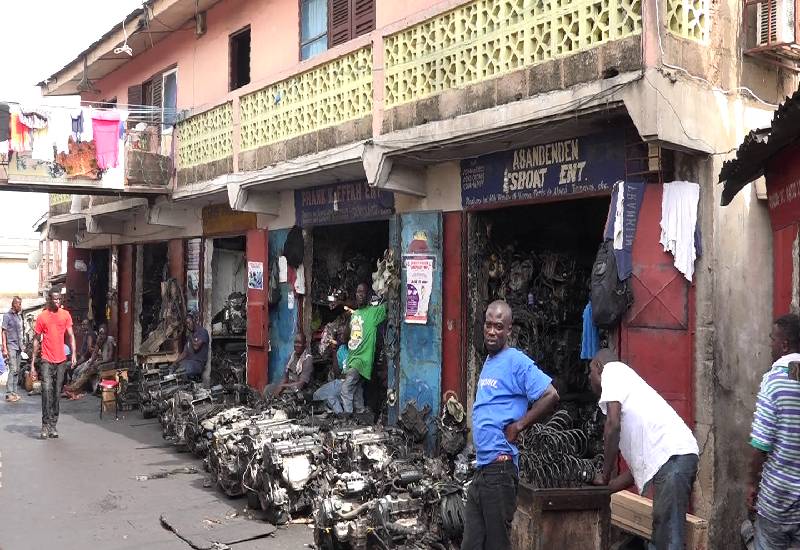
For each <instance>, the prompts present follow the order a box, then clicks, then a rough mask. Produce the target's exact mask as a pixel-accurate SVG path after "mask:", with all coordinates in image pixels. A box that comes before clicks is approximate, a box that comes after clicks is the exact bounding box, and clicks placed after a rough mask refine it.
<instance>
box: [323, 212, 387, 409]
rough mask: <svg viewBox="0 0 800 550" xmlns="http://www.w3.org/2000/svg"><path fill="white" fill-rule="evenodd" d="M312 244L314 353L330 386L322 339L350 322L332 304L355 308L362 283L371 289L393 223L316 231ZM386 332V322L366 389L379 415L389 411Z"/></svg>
mask: <svg viewBox="0 0 800 550" xmlns="http://www.w3.org/2000/svg"><path fill="white" fill-rule="evenodd" d="M312 243H313V244H312V248H313V256H312V267H311V269H312V274H313V277H312V281H311V289H310V296H311V307H312V311H311V331H312V346H311V349H312V350H313V352H314V355H315V362H316V364H317V365H318V368H315V373H316V374H317V375H318V376H319V377H320V381H326V380H327V376H328V373H329V372H330V368H329V367H330V360H329V355H328V354H327V353H326V352H325V348H326V347H327V344H328V343H329V342H330V340H327V342H326V341H323V338H325V339H329V338H335V336H336V333H337V329H338V328H339V327H342V326H345V325H347V322H348V318H349V317H348V314H347V312H346V311H345V309H344V308H343V307H341V306H340V307H335V308H333V309H331V304H332V303H334V302H335V301H337V300H339V301H342V302H345V303H348V304H352V303H353V302H354V300H355V292H356V288H357V287H358V285H359V284H360V283H367V284H369V285H370V288H372V273H374V272H375V271H376V264H377V262H378V260H379V259H380V258H382V257H383V254H384V252H385V251H386V250H387V249H388V248H389V221H388V220H381V221H371V222H361V223H353V224H343V225H332V226H320V227H315V228H313V230H312ZM385 333H386V323H385V322H384V323H383V324H382V325H381V326H380V327H379V329H378V338H377V342H376V349H375V364H374V367H373V372H372V379H371V380H370V381H369V383H367V385H366V386H365V390H364V401H365V405H366V406H367V407H368V408H370V409H371V410H372V411H373V412H374V413H375V414H376V415H379V416H380V415H382V414H383V413H385V412H386V386H387V364H386V357H385V353H384V340H385ZM321 348H323V349H321Z"/></svg>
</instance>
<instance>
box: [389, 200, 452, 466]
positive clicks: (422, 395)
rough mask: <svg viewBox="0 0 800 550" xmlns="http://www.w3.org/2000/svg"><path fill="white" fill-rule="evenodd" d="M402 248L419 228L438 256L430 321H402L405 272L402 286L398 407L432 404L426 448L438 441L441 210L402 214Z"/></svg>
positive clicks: (440, 358) (432, 252)
mask: <svg viewBox="0 0 800 550" xmlns="http://www.w3.org/2000/svg"><path fill="white" fill-rule="evenodd" d="M400 226H401V231H400V237H401V252H405V251H406V250H408V246H409V244H410V243H411V241H412V240H414V234H415V233H416V232H417V231H424V232H425V233H426V234H427V237H428V247H429V249H430V254H431V255H432V256H434V257H435V258H436V263H435V267H434V272H433V291H432V294H431V301H430V305H429V306H428V323H427V324H425V325H411V324H407V323H405V322H403V321H402V318H403V317H402V316H403V314H404V313H405V306H406V293H405V288H406V272H405V270H403V283H402V286H401V310H400V311H401V321H400V323H401V324H400V370H399V373H397V375H398V379H399V380H398V381H399V390H400V391H399V403H398V405H399V410H400V412H401V413H402V411H403V409H405V407H406V405H407V404H408V403H409V402H414V403H415V404H416V406H417V407H418V408H419V409H420V410H421V409H422V408H423V407H424V406H425V405H430V407H431V414H430V416H429V417H428V439H427V441H426V448H427V450H428V451H429V452H432V451H433V450H434V447H435V444H436V421H435V419H436V417H437V416H438V415H439V408H440V401H441V393H442V389H441V387H442V215H441V212H416V213H412V214H403V215H401V216H400Z"/></svg>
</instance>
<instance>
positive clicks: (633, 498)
mask: <svg viewBox="0 0 800 550" xmlns="http://www.w3.org/2000/svg"><path fill="white" fill-rule="evenodd" d="M611 525H613V526H614V527H617V528H618V529H621V530H623V531H625V532H626V533H631V534H634V535H637V536H640V537H642V538H645V539H647V540H650V539H651V538H652V536H653V501H652V500H650V499H649V498H645V497H641V496H639V495H636V494H633V493H631V492H630V491H621V492H619V493H615V494H613V495H611ZM686 549H687V550H708V522H707V521H706V520H704V519H703V518H699V517H697V516H693V515H692V514H686Z"/></svg>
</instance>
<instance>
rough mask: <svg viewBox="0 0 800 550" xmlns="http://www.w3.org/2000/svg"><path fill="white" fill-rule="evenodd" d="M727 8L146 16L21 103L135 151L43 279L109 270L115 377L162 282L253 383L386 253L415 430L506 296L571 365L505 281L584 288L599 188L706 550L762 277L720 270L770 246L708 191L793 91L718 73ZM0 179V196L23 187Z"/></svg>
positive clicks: (729, 487) (467, 361) (400, 392)
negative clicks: (617, 222) (687, 239)
mask: <svg viewBox="0 0 800 550" xmlns="http://www.w3.org/2000/svg"><path fill="white" fill-rule="evenodd" d="M754 11H755V10H754V9H752V7H751V6H749V5H748V6H743V5H742V4H741V3H740V2H735V1H726V2H718V3H713V2H710V1H708V0H663V1H662V0H657V1H648V2H639V1H637V0H602V1H599V0H598V1H595V0H564V1H562V0H553V1H539V0H466V1H465V0H441V1H439V2H431V1H422V0H409V1H406V2H389V1H383V0H382V1H376V0H261V1H258V0H223V1H214V0H199V1H190V0H151V1H150V2H147V3H145V5H144V6H143V8H142V9H139V10H136V11H135V12H133V13H131V14H130V15H128V16H127V17H126V18H125V20H124V21H123V22H122V23H121V24H120V25H117V26H116V27H115V28H113V29H110V30H109V31H108V32H107V33H106V34H105V35H103V36H102V37H99V38H97V39H96V40H95V37H87V43H89V42H92V41H93V40H94V42H93V43H92V45H91V46H90V47H89V48H88V49H87V50H86V51H84V52H82V53H81V54H80V55H79V56H78V57H76V59H75V60H73V61H72V62H71V63H69V64H68V65H67V66H66V67H64V68H63V69H62V70H61V71H59V72H57V73H56V74H54V75H52V76H50V77H49V78H48V79H47V80H46V81H45V82H44V83H43V84H42V85H43V89H44V93H45V94H47V95H70V94H80V95H81V97H82V98H83V100H84V101H85V102H94V103H91V105H95V106H101V107H109V106H112V105H116V106H117V107H118V108H120V109H126V110H128V111H129V112H130V117H132V118H130V119H129V123H128V129H129V131H130V132H135V133H138V134H139V138H137V140H135V141H136V143H138V145H137V146H136V147H131V149H133V150H132V151H130V152H126V155H127V156H126V157H125V158H126V166H125V168H124V170H123V172H124V174H123V176H122V177H121V179H119V180H118V181H115V182H107V184H103V183H102V182H100V183H97V184H93V185H84V186H82V187H73V188H72V193H74V194H75V195H81V194H82V195H84V196H83V197H81V196H78V197H77V198H75V199H73V201H72V203H71V204H70V208H69V209H67V211H65V212H62V213H56V212H53V214H54V215H52V216H51V218H50V220H49V224H48V232H49V235H50V236H51V237H52V238H59V239H68V240H71V241H72V242H73V244H74V246H73V247H71V248H70V252H69V258H68V265H74V264H75V262H76V260H82V261H83V263H84V264H85V265H90V264H91V265H94V266H100V267H99V269H101V270H102V269H105V270H106V273H108V276H107V279H108V280H107V281H105V282H104V283H103V282H100V283H98V285H100V288H102V289H105V290H108V291H107V292H106V293H105V294H106V296H107V298H106V297H102V298H100V297H99V296H97V297H95V298H94V299H93V300H92V301H93V303H96V301H97V300H108V304H107V305H108V308H109V311H110V312H111V317H112V319H113V322H114V326H115V330H117V331H118V336H119V349H120V353H121V354H123V355H126V354H127V355H130V354H131V353H133V352H134V350H135V349H136V347H137V345H138V343H139V342H141V341H142V336H143V334H142V332H143V330H145V331H146V329H147V327H146V326H145V327H143V325H146V324H147V323H146V320H145V316H146V312H147V305H148V303H147V301H148V300H150V299H151V297H152V295H153V293H154V292H156V288H157V285H158V284H159V283H160V280H161V276H162V275H171V276H173V277H175V278H177V279H178V280H179V282H180V284H181V285H184V286H185V287H186V294H187V300H188V301H189V302H191V303H194V304H196V306H197V307H198V308H199V309H200V310H201V311H202V312H203V314H204V322H205V323H207V324H208V323H209V322H210V317H211V316H212V315H213V314H214V313H215V312H216V310H217V309H218V306H219V305H220V304H221V303H222V300H224V298H225V297H226V296H227V293H228V292H235V291H241V292H246V294H247V298H248V304H247V310H248V328H247V334H246V349H247V353H248V381H249V382H250V383H251V384H253V385H255V386H257V387H261V386H263V384H264V383H266V382H267V380H271V379H275V377H278V376H280V374H281V369H282V368H283V364H284V363H285V359H286V357H287V356H288V354H289V353H290V349H291V345H292V344H291V335H292V334H293V332H294V331H295V330H296V328H297V327H301V328H304V329H306V331H310V330H311V327H312V326H316V325H317V324H318V323H319V322H320V320H322V321H324V320H325V315H324V310H325V300H326V299H327V297H328V295H329V294H330V293H331V291H332V288H331V287H330V284H329V283H330V279H331V278H332V277H334V276H336V275H337V273H336V272H337V270H338V269H339V268H340V267H341V266H342V265H344V264H345V263H346V262H345V260H352V259H353V258H355V257H357V256H358V257H360V258H362V259H364V258H366V260H367V261H368V262H374V261H375V260H376V259H377V258H379V257H380V256H382V253H383V250H385V249H392V250H394V251H395V254H396V257H397V258H398V261H400V260H402V261H408V262H413V261H417V263H415V264H414V270H415V276H417V277H418V278H420V279H421V280H423V282H422V283H421V284H422V286H421V287H420V288H425V289H427V290H426V292H429V296H425V297H424V299H420V296H419V295H417V294H413V295H412V292H411V291H406V289H407V287H406V284H402V285H401V288H402V289H403V290H404V291H403V292H400V293H399V294H400V299H399V301H398V303H396V304H394V307H393V313H392V315H390V320H389V326H388V327H387V333H388V336H387V338H386V342H387V343H386V346H387V349H386V351H387V361H388V368H387V381H386V384H387V401H388V403H389V406H390V418H396V416H397V414H398V412H399V411H401V410H402V408H403V406H404V405H405V404H406V403H408V402H414V403H417V404H419V405H420V406H422V405H425V404H427V405H430V406H431V408H432V410H433V411H434V415H435V414H436V411H438V410H439V406H440V403H441V399H442V395H443V394H444V393H445V392H447V391H452V392H455V393H456V394H457V395H458V396H460V397H461V398H462V399H463V400H464V401H465V402H467V403H471V400H472V396H473V395H474V390H475V382H476V380H477V376H478V373H479V371H480V365H481V362H482V358H481V342H482V340H481V330H480V327H481V323H482V319H481V315H482V312H483V309H484V307H485V305H486V304H487V303H488V301H489V300H491V299H493V298H496V297H509V295H508V292H509V290H508V289H511V291H513V292H517V293H519V292H524V296H525V297H526V299H525V300H523V301H522V303H518V304H516V306H515V307H517V308H519V310H520V311H521V312H524V311H528V312H529V315H530V318H529V319H528V318H527V317H526V319H528V320H526V322H527V323H528V324H529V325H530V327H534V328H531V330H534V329H535V327H539V326H545V325H546V326H548V327H552V326H554V325H559V327H560V328H559V331H556V332H553V333H548V335H547V340H548V341H551V340H552V341H553V342H556V344H552V345H550V344H548V346H549V347H548V348H547V350H545V351H546V353H547V354H548V355H547V356H548V357H550V358H556V357H562V356H566V355H570V354H572V353H573V352H572V349H574V342H572V341H571V340H570V338H572V337H573V336H574V331H572V329H571V328H570V327H569V325H570V323H571V318H570V319H566V318H564V319H560V320H554V319H550V318H547V319H544V320H543V319H542V318H541V316H539V317H537V315H536V313H535V312H536V311H540V310H545V309H548V308H549V309H553V307H551V305H552V304H553V303H559V302H558V301H559V300H562V301H565V303H566V301H567V298H565V297H564V295H563V293H562V294H559V293H557V292H555V290H553V291H552V292H550V291H548V293H547V295H546V296H545V295H543V294H541V293H539V295H536V293H535V292H533V291H532V290H530V291H527V292H525V291H524V290H521V288H522V286H521V285H520V284H518V283H519V281H523V282H524V283H525V284H527V282H528V281H531V280H534V279H536V278H539V279H541V280H544V281H545V282H543V283H541V284H542V285H544V286H539V287H537V288H544V287H547V288H550V289H556V288H565V287H564V285H565V284H566V281H573V282H575V280H576V278H577V277H578V276H577V275H575V274H576V273H584V275H585V271H586V269H590V268H591V263H592V260H593V259H594V253H595V252H596V250H597V246H598V245H599V244H600V242H602V240H603V236H604V234H605V232H606V231H605V229H606V228H605V225H606V220H607V216H608V213H609V210H610V208H611V207H612V206H613V204H612V203H613V202H615V201H616V200H617V197H618V193H616V192H615V189H618V188H617V187H616V183H617V182H618V181H622V182H625V184H628V183H631V184H637V185H638V187H636V185H634V186H633V188H632V189H634V190H635V189H638V190H639V191H638V194H637V192H635V191H634V192H632V193H631V194H630V195H629V196H630V197H631V199H630V200H633V199H635V202H636V204H635V205H634V206H635V208H634V209H633V210H634V211H635V212H638V223H637V215H636V214H634V215H633V217H632V218H631V220H632V225H631V226H629V229H628V230H626V235H627V236H628V238H627V243H626V245H625V247H626V248H627V254H628V261H629V263H630V268H629V269H630V273H631V277H630V279H629V284H630V285H631V286H632V289H633V293H634V296H635V300H634V304H633V306H632V307H631V309H630V310H629V312H628V314H627V315H626V317H625V319H624V320H623V322H622V324H621V326H620V327H619V328H618V329H617V330H614V331H611V332H610V334H609V336H608V338H609V340H610V342H611V344H612V345H615V346H616V347H618V349H619V350H620V352H621V355H622V357H623V359H625V360H626V361H628V362H629V363H630V364H632V365H633V367H634V368H635V369H636V370H637V371H639V372H640V373H642V375H643V376H644V377H645V378H646V379H647V380H648V381H649V382H650V383H651V384H652V385H653V386H654V387H655V388H656V389H657V390H658V391H660V392H661V393H662V395H664V396H665V397H666V398H667V399H668V400H669V401H670V402H671V403H672V404H673V405H674V406H675V408H676V409H677V410H678V411H679V412H680V414H681V415H682V416H683V418H684V419H686V420H687V421H688V422H689V423H690V425H691V426H692V427H693V429H694V431H695V434H696V437H697V439H698V441H699V443H700V448H701V454H702V456H701V462H700V471H699V475H698V480H697V484H696V488H695V492H694V495H695V497H694V510H695V512H696V513H697V514H699V515H701V516H703V517H706V518H708V519H710V520H711V526H712V541H713V542H714V547H719V548H723V547H732V546H731V545H732V544H734V541H735V540H736V539H737V538H738V524H739V521H740V520H741V518H742V517H743V515H744V509H745V508H744V497H745V491H746V487H745V484H744V481H743V480H744V479H745V478H746V476H745V475H744V473H745V472H746V471H747V464H746V463H745V459H744V455H743V454H742V453H740V452H739V450H740V449H741V448H742V447H743V446H744V444H745V439H746V437H747V429H748V427H749V421H750V415H751V407H750V406H751V405H752V401H753V395H754V393H755V391H756V387H757V379H758V377H759V376H760V375H759V374H758V369H757V368H755V367H754V365H762V364H763V365H765V368H766V366H768V365H767V364H766V361H767V360H768V357H769V354H768V346H767V341H766V335H767V334H768V330H769V325H770V315H771V312H770V311H769V309H770V308H769V307H768V306H765V304H769V303H771V294H770V293H771V290H770V289H769V288H768V286H766V285H763V284H761V283H762V281H763V280H768V279H769V277H770V269H771V264H770V262H769V261H768V258H767V257H766V255H765V258H759V257H755V256H754V254H753V251H752V250H750V249H748V247H747V246H746V245H747V243H746V241H748V240H750V239H753V238H757V236H758V235H759V234H761V233H764V232H768V231H769V225H768V223H767V220H766V216H765V215H763V214H761V213H758V212H755V210H756V209H755V208H754V203H755V202H756V201H757V200H758V199H757V198H756V197H755V195H754V194H743V195H742V196H741V197H739V198H737V200H736V201H734V204H733V205H732V206H730V207H728V208H727V209H725V210H724V211H722V210H720V209H719V208H718V207H717V206H716V205H717V204H718V202H719V195H720V192H721V191H720V189H718V188H717V187H716V186H715V185H714V183H715V174H716V173H717V172H718V171H719V168H720V166H721V162H722V160H723V159H724V158H725V157H726V156H727V155H729V154H730V152H731V150H732V149H733V148H734V147H735V146H736V144H737V143H738V142H739V140H740V139H741V137H742V136H743V135H744V134H745V133H746V132H747V131H749V130H751V129H753V128H756V127H760V126H763V125H764V124H765V123H766V122H767V121H768V120H769V118H770V116H771V111H772V109H773V108H774V104H775V103H777V101H778V100H779V98H780V97H782V96H783V95H784V93H785V91H786V90H789V89H791V88H793V87H794V85H795V78H794V73H793V67H794V66H793V65H791V64H790V63H789V62H784V61H783V57H782V55H783V54H781V51H783V50H780V49H779V48H770V47H768V46H769V44H766V43H765V44H766V45H765V46H763V47H761V48H759V49H758V51H757V52H754V53H757V54H758V56H759V57H754V56H750V55H743V52H744V51H745V49H747V48H748V47H749V45H750V42H749V41H748V40H749V39H750V38H752V36H751V35H752V34H753V31H756V34H757V35H758V36H757V38H758V40H761V39H762V38H763V37H762V36H761V31H762V30H763V29H761V26H760V25H758V28H755V26H756V23H755V20H752V21H751V19H750V18H751V16H752V13H751V12H754ZM741 20H744V21H745V22H746V25H745V27H744V28H740V26H739V23H738V22H739V21H741ZM750 27H754V28H753V29H751V28H750ZM767 30H769V29H767ZM767 34H769V33H767ZM767 39H768V40H767V42H769V36H767ZM762 42H763V41H762ZM762 42H759V43H762ZM125 47H127V48H130V50H131V52H130V54H129V53H127V52H126V51H125ZM776 52H777V53H776ZM773 54H775V55H773ZM85 105H90V104H89V103H85ZM142 138H145V139H142ZM165 159H166V160H165ZM14 166H15V163H14V159H13V157H12V159H11V163H10V166H9V174H8V181H9V185H11V184H12V183H16V184H18V185H23V184H25V185H29V186H30V185H34V184H33V183H31V182H32V181H34V180H36V181H45V180H47V177H49V176H46V175H45V174H42V173H38V176H31V175H30V174H27V176H29V177H27V178H26V174H25V173H24V172H25V169H24V167H23V168H19V171H20V172H21V173H19V174H17V173H16V172H14V169H15V168H14ZM116 177H118V178H119V175H117V176H116ZM37 178H38V179H37ZM676 180H680V181H689V182H693V183H697V184H699V189H700V191H699V201H698V202H696V205H697V206H696V209H697V219H698V222H697V225H698V231H697V237H696V238H697V239H699V240H700V242H699V243H698V244H699V245H701V248H702V254H701V255H700V257H699V258H698V259H697V261H696V263H695V264H694V268H695V271H694V275H693V276H692V277H691V280H688V279H687V277H685V276H684V274H682V273H681V272H680V271H678V270H677V269H676V267H675V259H674V258H673V256H672V255H670V254H668V253H665V252H664V249H663V247H662V246H661V245H660V243H659V241H660V238H661V231H662V229H661V220H662V213H663V208H662V200H663V192H662V191H663V186H664V183H665V182H672V181H676ZM70 185H74V182H69V181H61V180H59V182H58V185H57V186H54V187H52V189H55V190H57V191H59V192H69V190H70V187H69V186H70ZM65 190H67V191H65ZM753 193H755V192H753ZM612 197H613V198H612ZM619 204H620V205H622V204H623V202H620V203H619ZM626 212H627V210H626ZM629 221H630V220H629ZM295 225H297V226H300V227H302V228H303V236H304V239H303V241H304V243H303V246H304V252H305V254H304V255H303V259H302V265H303V268H304V272H305V273H304V275H305V281H304V285H302V286H301V287H298V284H297V283H296V282H295V283H294V284H292V285H288V284H286V283H284V282H280V283H279V289H280V291H281V294H282V296H281V299H280V301H278V303H277V304H274V303H273V304H270V303H269V302H270V300H269V294H270V280H269V279H270V271H271V268H278V269H280V268H279V267H278V266H279V262H277V256H280V255H281V254H282V253H283V247H284V243H285V241H286V239H287V236H288V234H289V231H290V228H292V227H293V226H295ZM509 247H510V248H509ZM508 250H512V251H513V253H508V254H510V255H507V251H508ZM551 256H552V257H553V258H555V259H553V260H548V259H547V257H551ZM526 260H528V261H529V262H531V263H525V262H526ZM537 262H539V263H537ZM506 264H507V265H506ZM102 266H105V267H102ZM407 267H408V269H403V270H402V273H403V277H404V279H403V283H408V282H409V281H408V280H407V278H408V274H409V271H410V270H411V264H410V263H409V264H407ZM354 270H355V271H358V270H357V269H355V268H354ZM504 274H506V275H504ZM520 274H522V275H520ZM534 274H535V275H534ZM155 275H158V276H155ZM251 275H252V277H251ZM504 277H505V278H504ZM515 277H516V278H515ZM520 277H521V278H520ZM278 279H279V280H281V281H282V279H281V278H278ZM579 282H580V281H579ZM78 284H84V283H83V282H80V283H78V282H76V283H75V285H78ZM537 284H538V283H537ZM67 286H68V287H69V286H70V275H69V274H68V281H67ZM574 286H576V287H577V286H579V285H577V283H576V284H575V285H574ZM570 288H572V287H570ZM85 291H86V292H89V293H91V289H85ZM584 291H585V289H584ZM537 292H538V291H537ZM570 299H571V300H573V301H580V300H584V299H585V295H581V296H580V297H578V298H570ZM273 302H274V300H273ZM423 302H426V305H427V311H425V308H424V307H423V308H422V309H421V311H420V308H419V304H420V303H423ZM410 303H412V304H413V305H414V307H413V308H411V307H409V304H410ZM526 307H527V309H526ZM412 309H413V311H412ZM530 312H533V313H530ZM526 315H528V314H526ZM562 325H563V326H562ZM571 331H572V332H571ZM531 346H534V344H531ZM534 347H535V346H534ZM540 347H541V346H540ZM529 349H530V348H529ZM536 349H538V348H536ZM542 353H545V352H542ZM537 359H538V360H540V361H543V360H542V359H541V358H537ZM543 366H544V367H545V368H547V367H548V365H543ZM563 383H564V384H567V385H569V382H568V381H566V382H563Z"/></svg>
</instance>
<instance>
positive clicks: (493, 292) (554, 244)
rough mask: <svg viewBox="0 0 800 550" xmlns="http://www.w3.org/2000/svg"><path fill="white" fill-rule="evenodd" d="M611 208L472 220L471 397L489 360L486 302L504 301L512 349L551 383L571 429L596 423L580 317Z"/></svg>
mask: <svg viewBox="0 0 800 550" xmlns="http://www.w3.org/2000/svg"><path fill="white" fill-rule="evenodd" d="M608 207H609V198H608V197H599V198H587V199H580V200H570V201H563V202H553V203H545V204H536V205H528V206H517V207H509V208H503V209H498V210H492V211H485V212H479V213H475V214H473V215H472V220H471V229H474V231H475V232H474V233H473V234H475V235H477V239H475V240H474V241H471V246H470V248H471V250H470V253H469V260H468V262H469V283H470V287H469V295H470V296H475V297H476V301H475V302H473V304H472V307H471V308H470V309H471V311H472V317H473V319H472V323H471V326H472V327H473V329H472V331H471V334H472V337H471V340H472V342H471V346H470V347H471V349H472V351H473V353H471V354H470V355H471V356H472V361H474V364H473V365H471V367H472V368H471V369H470V370H471V372H472V374H473V376H472V380H471V381H470V382H471V384H470V395H472V396H474V389H475V386H476V383H477V379H478V377H479V375H480V367H481V364H482V361H483V358H484V357H485V356H486V353H485V350H484V348H483V336H482V335H483V314H484V312H485V310H486V306H487V305H488V304H489V303H491V302H492V301H493V300H498V299H502V300H505V301H506V302H508V303H509V305H510V306H511V308H512V311H513V315H514V325H513V330H512V336H511V339H510V342H509V345H511V346H514V347H517V348H519V349H520V350H522V351H523V352H525V353H526V354H527V355H528V356H529V357H531V358H532V359H533V360H534V361H536V363H537V365H538V366H539V368H541V369H542V370H543V371H544V372H546V373H547V374H548V375H550V376H551V377H552V378H553V385H554V386H555V387H556V389H557V390H558V392H559V394H560V396H561V403H562V407H563V408H566V409H567V410H568V411H569V412H570V414H571V416H572V417H573V419H574V420H575V422H576V424H583V425H585V424H586V423H589V422H593V418H594V417H595V410H596V409H597V407H596V402H597V400H596V398H595V397H594V396H593V395H592V393H591V389H590V387H589V382H588V377H587V374H588V362H587V361H582V360H581V358H580V352H581V335H582V318H583V310H584V308H585V307H586V304H587V303H588V301H589V297H590V289H591V279H590V276H591V269H592V265H593V263H594V259H595V256H596V254H597V249H598V247H599V245H600V244H601V243H602V241H603V232H604V227H605V222H606V217H607V215H608ZM604 339H606V335H605V334H603V332H601V342H602V341H604ZM595 421H596V420H595ZM594 427H595V426H592V428H594ZM592 432H594V429H592V430H590V433H592Z"/></svg>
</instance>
